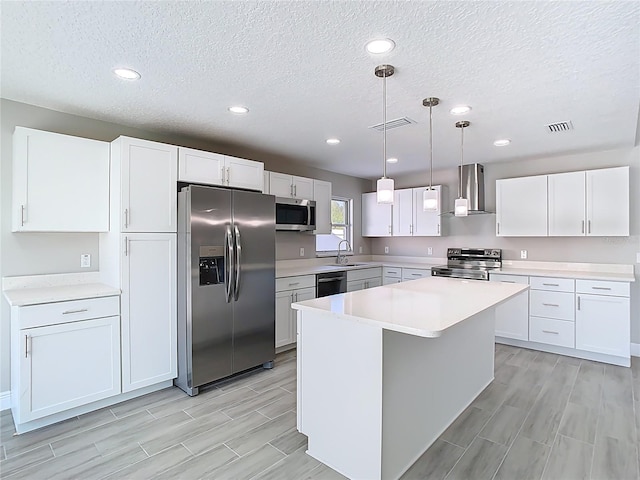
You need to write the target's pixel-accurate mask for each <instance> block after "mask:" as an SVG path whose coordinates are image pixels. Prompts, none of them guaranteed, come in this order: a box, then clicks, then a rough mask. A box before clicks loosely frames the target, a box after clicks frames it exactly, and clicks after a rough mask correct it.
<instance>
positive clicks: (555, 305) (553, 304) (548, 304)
mask: <svg viewBox="0 0 640 480" xmlns="http://www.w3.org/2000/svg"><path fill="white" fill-rule="evenodd" d="M543 305H544V306H545V307H559V306H560V305H558V304H557V303H543Z"/></svg>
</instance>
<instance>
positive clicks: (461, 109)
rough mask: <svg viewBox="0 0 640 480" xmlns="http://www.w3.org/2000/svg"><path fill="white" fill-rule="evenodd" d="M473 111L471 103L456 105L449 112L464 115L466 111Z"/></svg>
mask: <svg viewBox="0 0 640 480" xmlns="http://www.w3.org/2000/svg"><path fill="white" fill-rule="evenodd" d="M470 111H471V107H470V106H469V105H456V106H455V107H453V108H452V109H451V110H449V113H450V114H451V115H464V114H465V113H469V112H470Z"/></svg>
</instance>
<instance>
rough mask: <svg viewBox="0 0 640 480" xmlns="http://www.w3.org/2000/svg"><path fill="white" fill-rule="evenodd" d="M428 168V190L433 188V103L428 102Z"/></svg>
mask: <svg viewBox="0 0 640 480" xmlns="http://www.w3.org/2000/svg"><path fill="white" fill-rule="evenodd" d="M429 151H430V154H429V159H430V160H429V170H430V171H431V177H430V179H429V190H433V105H431V104H429Z"/></svg>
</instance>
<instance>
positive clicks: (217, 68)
mask: <svg viewBox="0 0 640 480" xmlns="http://www.w3.org/2000/svg"><path fill="white" fill-rule="evenodd" d="M1 9H2V10H1V14H2V20H1V21H2V24H1V27H2V34H1V35H2V36H1V41H2V44H1V55H2V56H1V67H2V76H1V91H0V94H1V96H2V97H3V98H7V99H11V100H16V101H20V102H25V103H30V104H34V105H40V106H44V107H47V108H51V109H54V110H60V111H64V112H69V113H74V114H79V115H84V116H87V117H92V118H97V119H101V120H107V121H112V122H116V123H121V124H125V125H131V126H135V127H139V128H144V129H147V130H159V131H164V132H167V131H171V132H176V133H182V134H188V135H191V136H196V137H203V138H208V139H211V140H213V141H216V140H218V141H224V142H225V143H237V144H242V145H247V146H250V147H252V148H255V149H265V150H268V151H272V152H277V153H280V154H282V155H286V156H288V157H292V158H295V159H297V160H298V161H299V162H302V163H305V164H308V165H313V166H316V167H318V168H323V169H326V170H331V171H335V172H340V173H346V174H350V175H356V176H360V177H370V178H374V177H376V176H379V175H380V173H381V170H382V134H381V133H379V132H375V131H373V130H370V129H368V128H367V127H369V126H371V125H374V124H376V123H380V122H381V121H382V80H381V79H380V78H378V77H376V76H375V75H374V68H375V66H376V65H378V64H381V63H390V64H392V65H394V66H395V67H396V74H395V75H394V76H393V77H391V78H389V79H388V81H387V82H388V83H387V96H388V113H387V118H388V119H389V120H390V119H394V118H398V117H402V116H407V117H409V118H411V119H413V120H415V121H416V122H417V123H415V124H412V125H409V126H405V127H402V128H398V129H397V130H391V131H389V132H388V134H387V144H388V156H396V157H398V158H399V159H400V161H399V163H397V164H395V165H390V166H389V168H388V172H389V174H390V175H391V176H393V175H394V174H400V173H408V172H412V171H418V170H423V169H424V168H425V167H426V165H427V160H428V136H427V135H428V109H426V108H425V107H423V106H422V99H423V98H425V97H428V96H437V97H440V99H441V104H440V105H439V106H438V107H435V109H434V114H433V116H434V167H435V168H436V169H438V168H443V167H450V166H453V165H455V164H456V162H458V161H459V158H460V130H459V129H456V128H455V127H454V123H455V121H456V120H459V119H460V117H453V116H451V115H450V114H449V113H448V111H449V109H450V108H451V107H452V106H453V105H456V104H469V105H471V106H472V107H473V110H472V112H471V113H470V114H468V115H466V116H465V117H464V118H466V119H468V120H470V121H471V123H472V124H471V127H469V128H468V129H467V130H466V131H465V149H464V151H465V163H470V162H480V163H489V162H492V161H499V160H505V159H518V158H530V157H535V156H546V155H556V154H565V153H571V152H578V151H593V150H604V149H609V148H622V147H631V146H633V144H634V141H635V135H636V129H637V122H638V110H639V107H640V2H637V1H613V2H599V1H572V2H565V1H547V2H542V1H536V2H533V1H531V2H530V1H516V2H498V1H463V2H454V1H433V2H428V1H416V0H410V1H395V0H385V1H294V2H287V1H206V2H197V1H190V2H177V1H176V2H167V1H165V2H151V1H149V2H129V1H127V2H117V1H109V2H99V1H74V2H61V1H55V2H32V1H26V2H17V1H16V2H7V1H3V2H2V3H1ZM376 37H388V38H392V39H393V40H394V41H395V42H396V45H397V46H396V48H395V50H393V51H392V52H391V53H390V54H387V55H382V56H380V55H379V56H374V55H370V54H368V53H366V51H365V50H364V44H365V43H366V42H367V41H368V40H370V39H372V38H376ZM117 66H129V67H132V68H134V69H136V70H137V71H139V72H140V73H141V74H142V79H141V80H139V81H137V82H126V81H122V80H119V79H117V78H116V77H115V76H114V75H113V74H112V73H111V70H112V69H113V68H114V67H117ZM233 104H243V105H246V106H248V107H249V108H250V110H251V111H250V113H249V114H248V115H245V116H238V115H232V114H230V113H229V112H227V107H228V106H229V105H233ZM566 120H570V121H572V122H573V126H574V130H572V131H570V132H567V133H561V134H549V133H547V131H546V130H545V128H544V125H545V124H548V123H552V122H558V121H566ZM330 136H335V137H338V138H340V139H341V140H342V143H340V145H338V146H329V145H327V144H326V143H325V139H326V138H328V137H330ZM504 137H506V138H510V139H511V140H512V144H511V145H510V146H509V147H503V148H497V147H494V146H493V145H492V142H493V140H495V139H497V138H504Z"/></svg>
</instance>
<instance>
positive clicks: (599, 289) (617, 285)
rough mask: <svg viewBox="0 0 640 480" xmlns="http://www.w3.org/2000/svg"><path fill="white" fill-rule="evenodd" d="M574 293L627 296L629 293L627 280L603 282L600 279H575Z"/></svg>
mask: <svg viewBox="0 0 640 480" xmlns="http://www.w3.org/2000/svg"><path fill="white" fill-rule="evenodd" d="M576 293H590V294H592V295H611V296H614V297H628V296H629V293H630V289H629V283H627V282H603V281H600V280H576Z"/></svg>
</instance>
